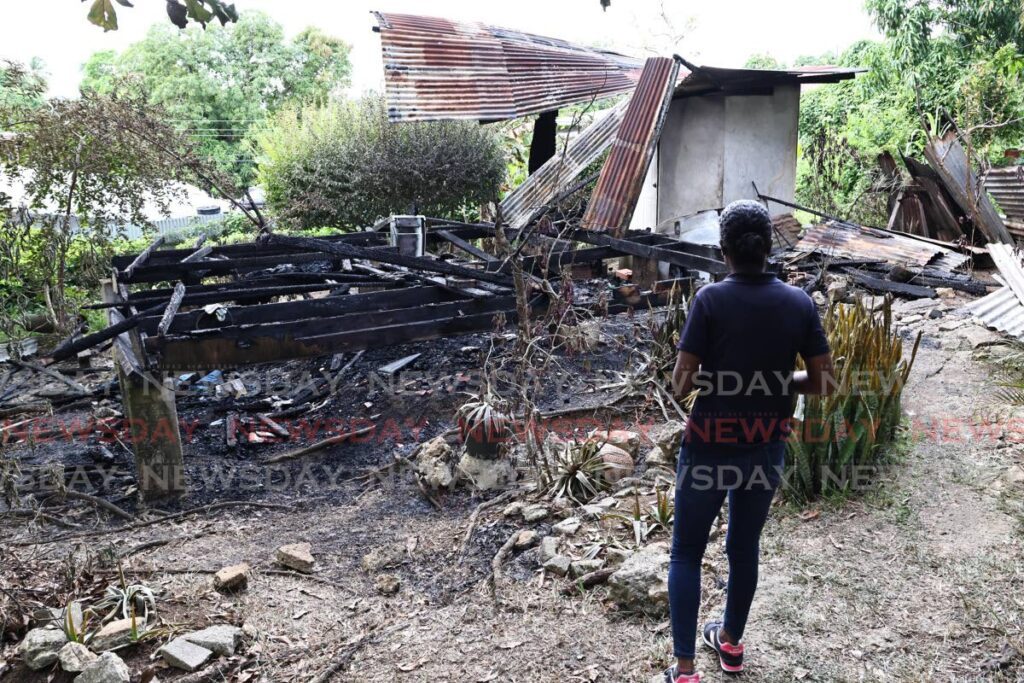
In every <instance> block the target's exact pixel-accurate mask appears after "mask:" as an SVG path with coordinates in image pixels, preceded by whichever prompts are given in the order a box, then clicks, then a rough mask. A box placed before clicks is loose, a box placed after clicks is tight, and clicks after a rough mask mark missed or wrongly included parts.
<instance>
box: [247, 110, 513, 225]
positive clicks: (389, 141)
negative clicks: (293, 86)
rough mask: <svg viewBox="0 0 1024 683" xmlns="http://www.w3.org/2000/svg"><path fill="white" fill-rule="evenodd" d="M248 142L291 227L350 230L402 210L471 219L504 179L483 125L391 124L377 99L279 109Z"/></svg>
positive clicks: (492, 137)
mask: <svg viewBox="0 0 1024 683" xmlns="http://www.w3.org/2000/svg"><path fill="white" fill-rule="evenodd" d="M257 139H258V143H259V151H260V176H259V177H260V182H261V184H262V185H263V187H264V188H265V189H266V191H267V200H268V202H269V204H270V206H271V208H272V209H273V210H275V211H276V215H277V217H278V218H279V219H280V221H281V222H282V223H284V224H285V225H288V226H292V227H299V228H315V227H324V226H328V227H338V228H358V227H361V226H366V225H369V224H370V223H372V222H373V221H374V220H375V219H377V218H378V217H381V216H387V215H389V214H391V213H398V212H405V211H407V210H408V209H409V206H410V205H411V204H416V206H417V207H418V210H419V211H420V212H421V213H425V214H426V215H432V216H460V217H475V216H476V215H477V214H478V207H479V205H480V204H481V203H483V202H487V201H492V200H495V199H497V196H498V192H499V189H500V186H501V182H502V179H503V178H504V174H505V159H504V155H503V153H502V150H501V144H500V141H499V139H498V136H497V135H496V134H495V133H494V132H493V131H492V130H491V128H490V127H487V126H481V125H479V124H476V123H470V122H466V121H436V122H427V123H391V122H389V121H388V117H387V106H386V104H385V102H384V100H383V99H382V98H380V97H376V96H368V97H365V98H363V99H362V100H360V101H357V102H346V103H332V104H329V105H328V106H326V107H323V108H319V109H317V108H305V109H291V110H287V111H284V112H282V113H281V114H279V115H278V116H277V117H276V118H275V119H274V121H273V123H272V125H271V126H270V127H269V128H268V129H266V130H264V131H261V132H260V133H259V135H258V136H257Z"/></svg>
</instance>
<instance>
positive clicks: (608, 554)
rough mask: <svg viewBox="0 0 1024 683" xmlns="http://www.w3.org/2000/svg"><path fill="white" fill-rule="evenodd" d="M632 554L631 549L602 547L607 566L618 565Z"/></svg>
mask: <svg viewBox="0 0 1024 683" xmlns="http://www.w3.org/2000/svg"><path fill="white" fill-rule="evenodd" d="M632 554H633V551H632V550H627V549H625V548H611V547H609V548H605V549H604V561H605V564H606V565H608V566H609V567H618V566H619V565H621V564H622V563H623V562H625V561H626V558H628V557H629V556H630V555H632Z"/></svg>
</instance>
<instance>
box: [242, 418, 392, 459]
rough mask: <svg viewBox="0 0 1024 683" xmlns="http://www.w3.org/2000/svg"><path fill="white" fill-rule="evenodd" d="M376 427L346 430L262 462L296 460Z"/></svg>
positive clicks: (369, 431) (371, 431)
mask: <svg viewBox="0 0 1024 683" xmlns="http://www.w3.org/2000/svg"><path fill="white" fill-rule="evenodd" d="M376 429H377V427H376V426H375V425H371V426H369V427H363V428H362V429H357V430H356V431H354V432H345V433H344V434H337V435H335V436H332V437H330V438H327V439H324V440H322V441H317V442H316V443H313V444H310V445H308V446H304V447H303V448H299V449H296V450H294V451H288V452H287V453H281V454H280V455H275V456H272V457H270V458H267V459H266V460H262V461H261V464H263V465H271V464H273V463H278V462H283V461H285V460H294V459H295V458H301V457H302V456H304V455H309V454H310V453H315V452H317V451H320V450H323V449H324V448H327V447H328V446H334V445H336V444H339V443H345V442H346V441H348V440H350V439H354V438H356V437H359V436H365V435H367V434H371V433H373V432H374V431H375V430H376Z"/></svg>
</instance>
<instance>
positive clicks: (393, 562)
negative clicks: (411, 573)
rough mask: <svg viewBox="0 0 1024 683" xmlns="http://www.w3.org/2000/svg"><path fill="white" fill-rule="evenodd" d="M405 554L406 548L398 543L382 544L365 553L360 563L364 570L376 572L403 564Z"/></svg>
mask: <svg viewBox="0 0 1024 683" xmlns="http://www.w3.org/2000/svg"><path fill="white" fill-rule="evenodd" d="M405 554H406V553H405V548H403V547H402V546H400V545H398V544H391V545H385V546H380V547H378V548H374V549H373V550H371V551H370V552H368V553H366V554H365V555H363V559H362V560H360V562H359V565H360V566H361V567H362V568H363V571H366V572H370V573H372V574H375V573H377V572H379V571H381V570H383V569H390V568H392V567H397V566H398V565H400V564H402V563H403V562H405Z"/></svg>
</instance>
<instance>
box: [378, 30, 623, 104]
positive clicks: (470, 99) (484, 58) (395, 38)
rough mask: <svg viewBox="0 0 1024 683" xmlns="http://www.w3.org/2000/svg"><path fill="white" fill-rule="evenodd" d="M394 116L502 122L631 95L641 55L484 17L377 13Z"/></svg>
mask: <svg viewBox="0 0 1024 683" xmlns="http://www.w3.org/2000/svg"><path fill="white" fill-rule="evenodd" d="M374 14H375V15H376V17H377V21H378V24H379V29H380V35H381V47H382V50H383V56H384V84H385V93H386V96H387V101H388V117H389V118H390V119H391V120H392V121H434V120H440V119H474V120H479V121H496V120H501V119H511V118H517V117H520V116H527V115H529V114H538V113H540V112H544V111H550V110H552V109H558V108H560V107H563V106H566V105H569V104H575V103H578V102H585V101H588V100H591V99H596V98H601V97H610V96H613V95H618V94H621V93H626V92H629V91H630V90H632V89H633V88H634V87H635V86H636V82H637V79H638V78H639V73H640V71H639V70H640V60H637V59H633V58H631V57H626V56H624V55H620V54H617V53H615V52H610V51H606V50H598V49H595V48H589V47H583V46H580V45H574V44H573V43H569V42H567V41H564V40H558V39H556V38H545V37H543V36H536V35H532V34H529V33H522V32H519V31H512V30H509V29H504V28H500V27H496V26H488V25H486V24H481V23H476V22H457V21H450V20H448V19H438V18H433V17H422V16H415V15H408V14H391V13H385V12H375V13H374Z"/></svg>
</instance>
